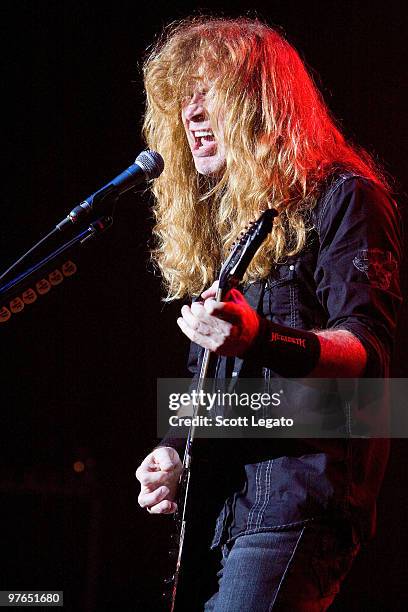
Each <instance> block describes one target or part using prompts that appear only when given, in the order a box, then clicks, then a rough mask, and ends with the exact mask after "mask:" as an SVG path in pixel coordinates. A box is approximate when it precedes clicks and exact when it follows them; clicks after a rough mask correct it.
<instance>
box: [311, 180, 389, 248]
mask: <svg viewBox="0 0 408 612" xmlns="http://www.w3.org/2000/svg"><path fill="white" fill-rule="evenodd" d="M313 223H314V226H315V228H316V230H317V232H318V234H319V236H320V237H322V236H324V235H325V234H327V232H329V233H331V232H332V231H336V229H338V228H340V227H342V228H343V229H352V228H353V227H355V228H356V229H357V228H360V229H362V228H363V227H365V228H366V229H367V231H370V233H371V232H372V231H375V228H382V229H384V227H388V228H392V230H393V232H395V233H396V234H398V232H399V226H400V216H399V212H398V207H397V204H396V202H395V201H394V200H393V198H392V197H391V195H390V193H389V192H388V191H387V189H386V188H385V187H383V186H382V185H381V184H379V183H376V182H374V181H373V180H371V179H368V178H366V177H364V176H360V175H358V174H353V173H351V172H345V173H342V174H339V175H336V176H334V177H331V179H330V180H328V181H326V183H325V185H324V187H323V189H322V191H321V195H320V197H319V199H318V201H317V203H316V206H315V208H314V210H313Z"/></svg>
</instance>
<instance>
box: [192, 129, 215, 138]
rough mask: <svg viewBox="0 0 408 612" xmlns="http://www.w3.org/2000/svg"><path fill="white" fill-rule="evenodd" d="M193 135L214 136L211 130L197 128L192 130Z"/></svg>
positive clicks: (199, 136) (200, 136)
mask: <svg viewBox="0 0 408 612" xmlns="http://www.w3.org/2000/svg"><path fill="white" fill-rule="evenodd" d="M194 136H195V137H196V138H202V137H204V136H214V134H213V133H212V130H197V131H196V132H194Z"/></svg>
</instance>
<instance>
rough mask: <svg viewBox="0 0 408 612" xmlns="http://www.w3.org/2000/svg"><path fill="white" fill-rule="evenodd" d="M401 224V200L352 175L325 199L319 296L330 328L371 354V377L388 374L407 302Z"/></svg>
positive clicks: (317, 272) (320, 228)
mask: <svg viewBox="0 0 408 612" xmlns="http://www.w3.org/2000/svg"><path fill="white" fill-rule="evenodd" d="M399 228H400V220H399V214H398V210H397V207H396V204H395V202H394V201H393V200H392V199H391V198H390V197H389V196H388V194H387V193H386V192H385V191H384V190H383V189H382V188H381V187H379V186H377V185H376V184H374V183H373V182H372V181H369V180H366V179H363V178H360V177H350V178H348V179H346V180H345V181H344V182H342V183H341V184H340V185H339V186H338V187H337V188H335V189H334V190H333V192H332V193H331V194H330V195H329V197H327V198H325V199H324V201H323V204H322V205H321V210H320V211H318V215H317V230H318V234H319V239H320V247H319V255H318V260H317V266H316V270H315V282H316V287H317V289H316V295H317V298H318V300H319V302H320V303H321V305H322V306H323V308H324V309H325V311H326V313H327V317H328V321H327V328H328V329H345V330H348V331H350V332H351V333H352V334H353V335H354V336H356V337H357V338H358V339H359V340H360V342H361V343H362V345H363V346H364V348H365V349H366V351H367V366H366V371H365V376H367V377H377V376H387V375H388V372H389V360H390V355H391V352H392V348H393V339H394V333H395V327H396V320H397V313H398V309H399V305H400V303H401V301H402V300H401V291H400V284H399V263H400V260H401V240H400V231H399Z"/></svg>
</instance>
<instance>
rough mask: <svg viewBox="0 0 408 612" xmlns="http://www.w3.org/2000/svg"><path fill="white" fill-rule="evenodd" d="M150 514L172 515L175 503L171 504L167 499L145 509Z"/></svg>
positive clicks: (175, 506) (175, 507)
mask: <svg viewBox="0 0 408 612" xmlns="http://www.w3.org/2000/svg"><path fill="white" fill-rule="evenodd" d="M147 510H148V512H149V513H150V514H173V513H174V512H175V511H176V510H177V504H176V502H172V501H170V500H168V499H165V500H164V501H162V502H160V503H159V504H156V505H155V506H151V507H150V508H147Z"/></svg>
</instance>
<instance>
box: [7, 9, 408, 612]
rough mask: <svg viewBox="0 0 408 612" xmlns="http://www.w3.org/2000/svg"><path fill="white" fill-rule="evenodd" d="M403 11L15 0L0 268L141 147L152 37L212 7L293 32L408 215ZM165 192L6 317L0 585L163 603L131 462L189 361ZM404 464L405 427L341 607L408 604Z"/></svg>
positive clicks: (120, 211) (132, 604)
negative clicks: (164, 387) (144, 71)
mask: <svg viewBox="0 0 408 612" xmlns="http://www.w3.org/2000/svg"><path fill="white" fill-rule="evenodd" d="M404 6H405V5H404V3H402V2H401V3H398V2H387V3H378V4H374V3H362V2H358V1H355V2H351V1H346V2H344V1H343V2H331V1H330V2H316V1H311V2H304V1H299V2H294V1H292V0H287V1H271V2H269V3H260V2H257V3H252V4H248V3H245V2H239V1H236V2H224V3H223V4H222V8H220V5H219V4H218V3H215V2H214V3H210V2H208V3H206V4H199V5H197V4H195V5H192V4H190V3H187V2H173V3H171V4H170V3H166V2H155V3H142V2H139V3H136V2H115V3H113V2H110V3H108V4H107V5H106V6H104V5H102V3H97V2H88V1H81V2H79V1H77V2H75V1H73V0H71V1H69V0H65V1H60V2H56V1H55V2H51V1H46V0H44V1H41V2H39V1H32V2H27V1H22V0H20V1H19V2H3V3H2V5H1V15H2V19H1V23H2V25H1V29H2V34H1V39H2V42H3V45H4V49H3V52H2V55H1V59H2V63H3V67H2V75H3V78H2V109H3V110H2V113H1V117H2V124H3V130H2V132H3V138H2V145H3V146H2V149H3V167H4V171H3V176H2V190H1V201H2V203H1V223H0V257H1V259H0V268H1V269H5V268H6V267H7V266H8V265H9V264H10V263H11V262H12V261H13V260H14V259H16V257H17V256H19V255H20V254H21V253H22V252H24V250H26V249H27V248H29V247H30V246H31V245H32V244H33V243H34V242H35V241H36V240H37V239H38V238H39V237H41V236H42V235H44V234H45V233H46V232H47V231H48V230H49V229H51V227H52V226H53V225H54V224H55V223H56V222H57V221H59V220H60V219H61V218H62V217H63V216H64V215H65V214H66V213H67V212H68V211H69V210H70V209H71V208H72V207H73V206H74V205H75V204H76V203H78V202H79V201H81V199H83V198H84V197H85V196H87V195H88V194H90V193H92V192H93V191H94V190H96V189H97V188H98V187H100V186H101V185H103V184H104V183H105V182H106V181H107V180H109V179H110V178H111V177H113V176H114V175H116V174H117V173H118V172H119V171H121V170H122V169H123V168H125V167H127V166H128V165H129V164H130V163H131V162H132V160H133V159H134V158H135V156H136V154H137V153H138V152H139V151H140V150H141V149H142V148H143V143H142V141H141V138H140V126H141V121H142V114H143V99H144V97H143V96H144V94H143V85H142V81H141V71H140V65H141V61H142V58H143V55H144V52H145V49H146V47H147V46H148V45H149V44H150V43H151V42H152V40H153V38H154V36H155V35H157V33H158V32H160V30H161V28H162V26H163V25H165V24H167V23H168V22H169V21H171V20H173V19H177V18H179V17H182V16H187V15H190V14H192V13H196V12H198V11H201V12H212V13H214V14H216V15H221V14H225V15H227V16H236V15H249V16H255V15H257V16H259V17H261V18H264V19H266V20H267V21H268V22H269V23H270V24H271V25H278V26H280V27H282V28H283V30H284V31H285V32H286V33H287V35H288V37H289V40H290V41H291V42H292V43H294V44H295V46H296V47H297V48H298V49H299V50H300V52H301V54H302V56H303V57H304V58H305V60H306V62H307V63H308V64H309V65H310V66H312V67H313V70H314V76H315V78H316V80H317V82H318V83H319V84H320V86H321V88H322V89H323V92H324V95H325V98H326V101H327V102H328V104H329V106H330V108H331V110H332V111H333V112H334V114H335V115H336V116H337V117H338V119H339V120H340V122H341V124H342V126H343V128H344V131H345V133H346V134H347V135H348V136H349V137H351V138H353V139H354V140H355V141H357V142H359V143H360V144H362V145H363V146H365V147H367V148H368V149H369V150H370V151H375V152H376V154H377V156H378V158H379V159H380V160H381V161H382V162H383V163H384V164H385V167H386V169H387V170H388V171H389V172H390V173H391V174H392V175H393V176H394V177H395V178H396V180H397V183H396V185H397V186H396V191H397V198H398V200H399V202H400V203H401V204H402V209H403V214H404V215H405V216H406V212H405V207H406V189H407V183H406V159H407V132H406V126H405V124H404V119H405V107H406V98H407V96H406V91H403V86H404V84H405V82H406V61H407V57H406V50H405V46H406V42H405V41H406V35H407V29H406V15H404V8H403V7H404ZM149 204H150V203H149V198H148V196H147V195H143V194H139V195H134V194H128V195H126V196H124V197H123V198H122V199H121V201H120V204H119V205H118V207H117V210H116V214H115V223H114V226H113V228H112V229H111V230H110V231H109V232H108V233H107V234H106V235H105V236H104V237H103V238H102V239H101V240H100V241H98V242H95V243H94V244H93V245H90V246H89V247H88V248H87V249H85V250H84V251H83V253H82V254H81V258H80V259H78V258H76V259H75V261H76V263H77V265H78V273H77V274H76V275H75V276H74V277H73V278H71V279H67V280H66V281H65V282H64V283H63V284H62V285H61V286H59V287H56V288H53V289H52V291H51V292H50V293H49V294H48V295H47V296H44V297H43V298H41V299H39V300H38V302H37V303H36V304H34V305H32V306H30V307H26V308H25V311H24V312H23V313H21V314H18V315H15V316H13V317H12V319H11V320H10V321H9V323H7V324H3V325H2V326H1V327H0V338H1V339H2V355H1V364H2V365H1V370H2V381H1V391H0V393H1V396H0V397H1V409H0V427H1V455H2V456H1V465H0V495H1V508H2V514H1V523H0V543H1V550H2V568H1V572H0V580H1V585H0V586H1V589H19V590H23V589H26V590H27V589H31V590H33V589H36V590H38V589H64V590H65V599H66V606H65V608H66V610H81V611H82V610H84V611H87V612H91V611H93V610H98V611H101V612H104V611H111V610H115V609H120V610H122V611H125V610H150V609H151V610H155V609H157V608H156V604H155V603H153V601H154V599H155V595H154V593H157V591H158V589H159V583H158V578H157V574H158V569H159V566H160V565H161V562H160V555H161V554H162V553H161V551H162V544H163V539H164V533H165V531H166V526H165V525H164V524H163V523H164V522H165V521H161V520H160V519H157V517H149V516H147V515H146V514H145V513H144V512H142V511H141V510H140V509H139V508H138V506H137V492H138V491H137V486H136V482H135V480H134V475H133V474H134V471H135V468H136V467H137V465H138V463H139V462H140V460H141V459H142V458H143V457H144V455H145V454H146V452H147V451H148V450H149V449H150V448H151V445H152V444H153V441H154V440H155V435H156V434H155V428H156V416H155V384H156V377H157V376H167V377H171V376H182V375H184V374H185V369H184V361H185V354H186V350H187V341H186V340H185V339H184V338H183V337H181V334H180V333H179V330H178V327H177V325H176V323H175V321H176V317H177V316H178V312H179V308H180V304H171V305H164V304H163V303H162V302H161V301H160V300H161V289H160V279H159V278H158V277H157V276H155V275H154V274H153V272H152V269H151V266H150V264H149V261H148V260H149V256H148V242H149V238H150V230H151V226H152V219H151V211H150V208H149ZM403 276H404V278H405V279H406V266H405V267H404V270H403ZM405 286H406V281H405ZM405 319H406V309H405V312H403V314H402V317H401V323H400V330H399V333H398V346H397V351H396V358H395V365H394V375H396V376H406V375H407V374H406V372H407V370H406V357H405V354H406V353H405V348H404V347H405V345H406V342H407V336H408V334H407V327H406V324H405ZM406 459H407V445H406V442H405V441H404V440H395V441H394V442H393V452H392V457H391V461H390V466H389V469H388V472H387V477H386V480H385V483H384V487H383V490H382V494H381V498H380V503H379V533H378V536H377V539H376V540H375V541H374V542H373V543H371V544H370V545H369V547H368V548H367V550H365V551H364V552H363V553H362V554H361V556H360V558H359V559H358V561H357V562H356V565H355V570H354V572H353V574H352V575H351V576H350V578H349V579H348V582H347V585H348V586H347V588H345V589H344V591H345V592H344V594H342V596H341V598H340V599H339V601H338V603H337V604H336V609H337V610H361V609H370V610H377V609H378V610H397V609H406V606H407V604H408V599H407V595H406V588H405V583H406V572H405V566H404V557H406V546H407V528H406V508H407V492H406V478H405V472H406ZM77 460H81V461H83V463H84V464H85V471H84V472H82V473H79V474H78V473H76V472H75V471H74V470H73V463H74V462H75V461H77Z"/></svg>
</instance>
